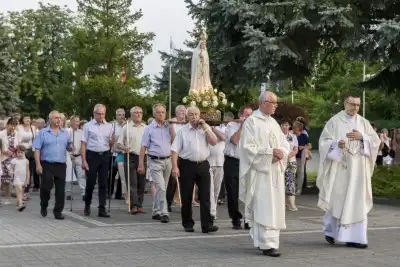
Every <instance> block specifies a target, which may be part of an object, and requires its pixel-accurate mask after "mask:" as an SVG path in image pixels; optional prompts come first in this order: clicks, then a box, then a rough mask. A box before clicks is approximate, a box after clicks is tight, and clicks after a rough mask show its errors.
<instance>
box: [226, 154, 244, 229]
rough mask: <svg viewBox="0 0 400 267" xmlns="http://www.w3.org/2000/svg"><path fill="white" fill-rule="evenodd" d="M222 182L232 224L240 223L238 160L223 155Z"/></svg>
mask: <svg viewBox="0 0 400 267" xmlns="http://www.w3.org/2000/svg"><path fill="white" fill-rule="evenodd" d="M224 182H225V188H226V195H227V197H228V213H229V217H230V218H231V219H232V224H233V225H240V223H241V221H240V220H241V219H242V214H241V213H240V211H239V160H238V159H236V158H233V157H229V156H225V162H224Z"/></svg>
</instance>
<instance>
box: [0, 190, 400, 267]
mask: <svg viewBox="0 0 400 267" xmlns="http://www.w3.org/2000/svg"><path fill="white" fill-rule="evenodd" d="M76 198H77V199H78V198H79V197H78V196H77V197H76ZM145 202H146V206H145V208H146V210H147V211H150V205H151V198H150V196H148V197H147V198H146V201H145ZM66 203H67V204H68V205H66V210H65V212H64V214H65V215H66V219H65V220H64V221H56V220H55V219H54V218H53V216H52V214H51V212H49V216H48V217H47V218H41V217H40V215H39V201H38V194H37V193H34V194H33V196H32V200H30V201H29V203H28V208H27V209H26V211H24V212H22V213H18V212H17V211H15V210H14V208H15V207H14V205H7V206H3V207H0V267H6V266H12V267H18V266H40V267H43V266H74V267H78V266H79V267H81V266H93V267H101V266H107V267H110V266H127V267H130V266H151V267H154V266H248V267H249V266H269V267H275V266H276V267H278V266H279V267H287V266H296V267H298V266H307V267H311V266H313V267H336V266H340V267H343V266H368V267H376V266H380V267H382V266H393V267H398V266H399V262H400V258H399V254H398V251H399V247H400V243H399V240H400V210H399V209H398V208H394V207H387V206H378V205H376V206H375V207H374V210H373V212H372V213H371V216H370V220H369V227H370V230H369V243H370V248H369V249H367V250H357V249H349V248H345V247H344V246H341V245H336V246H334V247H332V246H329V245H327V244H326V242H325V241H324V239H323V236H322V234H321V216H322V212H321V211H320V210H318V209H317V208H315V204H316V196H302V197H300V198H299V199H298V204H299V208H300V210H299V212H296V213H293V212H290V213H287V230H286V231H284V232H282V236H281V251H282V252H283V253H284V254H283V256H282V257H281V258H279V259H274V258H269V257H265V256H262V255H261V253H260V252H259V251H257V250H256V249H254V248H253V247H252V242H251V240H250V238H249V237H248V234H247V231H245V230H239V231H238V230H232V229H231V227H230V222H229V219H228V216H227V211H226V207H225V206H219V216H218V217H219V218H218V222H217V225H218V226H219V227H220V230H219V231H218V232H217V233H213V234H206V235H205V234H202V233H201V231H200V226H199V222H198V220H199V216H198V214H199V208H197V207H195V208H194V210H193V213H194V217H195V219H196V222H197V223H196V225H195V230H196V232H195V233H185V232H183V231H182V227H181V225H180V214H179V209H178V208H177V207H176V208H174V209H173V212H172V215H171V223H169V224H161V223H159V222H156V221H152V220H151V215H150V213H148V214H144V215H130V214H128V213H127V207H126V205H125V204H124V202H123V201H120V200H113V201H112V208H111V215H112V217H111V218H109V219H104V218H98V217H96V210H95V209H94V208H92V216H91V217H83V202H82V201H81V200H80V199H79V200H76V201H74V203H73V204H74V207H73V211H72V212H71V211H69V203H68V202H66ZM50 206H52V204H51V205H50ZM93 207H96V205H93ZM49 211H51V209H49Z"/></svg>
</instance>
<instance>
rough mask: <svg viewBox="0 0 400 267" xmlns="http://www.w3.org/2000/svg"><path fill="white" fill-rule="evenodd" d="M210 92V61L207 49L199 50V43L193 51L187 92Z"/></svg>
mask: <svg viewBox="0 0 400 267" xmlns="http://www.w3.org/2000/svg"><path fill="white" fill-rule="evenodd" d="M212 90H213V88H212V85H211V79H210V60H209V57H208V52H207V48H204V49H201V41H200V42H199V44H198V45H197V47H196V49H195V50H194V51H193V56H192V71H191V80H190V90H189V92H197V93H205V92H207V91H212Z"/></svg>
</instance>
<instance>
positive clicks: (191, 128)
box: [189, 123, 201, 131]
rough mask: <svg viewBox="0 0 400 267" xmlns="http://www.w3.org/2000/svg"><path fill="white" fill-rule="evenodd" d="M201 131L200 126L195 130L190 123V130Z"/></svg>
mask: <svg viewBox="0 0 400 267" xmlns="http://www.w3.org/2000/svg"><path fill="white" fill-rule="evenodd" d="M200 129H201V128H200V126H197V128H194V127H193V126H192V125H191V124H190V123H189V130H194V131H197V130H200Z"/></svg>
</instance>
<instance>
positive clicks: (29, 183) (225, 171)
mask: <svg viewBox="0 0 400 267" xmlns="http://www.w3.org/2000/svg"><path fill="white" fill-rule="evenodd" d="M277 105H278V99H277V96H276V95H275V94H273V93H271V92H268V91H267V92H264V93H262V94H261V95H260V97H259V108H258V109H257V110H253V109H252V107H251V106H243V107H242V108H241V109H240V111H239V114H238V119H235V118H234V116H233V114H231V113H229V112H228V113H225V114H224V121H223V123H222V124H221V125H219V126H210V125H208V124H207V123H206V122H205V121H204V120H202V119H201V118H200V110H199V109H198V108H196V107H189V108H186V107H185V106H178V107H177V108H176V110H175V115H176V116H175V118H173V119H171V120H166V107H165V106H164V105H163V104H155V105H154V106H153V118H151V119H150V120H149V121H148V122H147V123H144V122H143V110H142V108H141V107H139V106H134V107H132V108H131V109H130V118H129V119H128V120H126V119H125V111H124V110H123V109H118V110H117V111H116V118H115V120H114V121H112V122H106V121H105V115H106V107H105V106H104V105H102V104H97V105H95V107H94V109H93V119H91V120H90V121H88V122H87V121H81V120H80V118H79V116H73V117H71V118H70V119H69V120H67V118H66V117H65V115H64V114H62V113H59V112H58V111H52V112H50V114H49V116H48V121H47V122H46V121H45V120H43V119H35V120H34V121H32V120H31V118H30V117H29V116H26V115H22V116H19V115H15V116H12V117H11V118H9V119H8V120H7V121H6V124H5V129H4V130H2V131H1V132H0V140H1V166H2V168H1V185H2V190H3V193H4V201H3V204H10V203H11V200H10V199H11V189H12V188H13V189H14V193H15V195H16V199H17V209H18V210H19V211H22V210H23V209H24V208H25V205H26V204H25V203H26V202H27V201H28V200H29V190H30V189H31V188H32V190H34V191H38V190H40V205H41V210H40V213H41V215H42V216H43V217H46V216H47V208H48V202H49V199H50V192H51V190H52V188H53V186H54V188H55V204H54V208H53V215H54V217H55V219H59V220H63V219H64V216H63V214H62V211H63V209H64V204H65V199H67V200H72V198H73V195H72V194H71V192H72V191H73V184H74V183H76V184H78V185H79V188H80V192H81V196H82V201H83V202H84V205H83V207H84V214H85V216H90V215H91V203H92V195H93V190H94V188H95V186H96V184H97V188H98V200H99V206H98V214H97V215H98V216H99V217H104V218H108V217H110V214H109V213H108V212H107V209H106V202H107V199H109V201H110V200H111V198H113V197H114V198H115V199H123V200H125V201H126V203H127V204H128V205H129V210H130V212H131V213H132V214H134V215H136V214H141V213H146V211H145V209H144V208H143V198H144V193H145V188H146V183H147V182H149V183H151V189H152V195H153V207H152V210H151V211H149V212H151V214H152V218H153V219H154V220H158V221H160V222H161V223H168V222H169V213H170V211H171V205H173V204H174V203H175V204H178V205H180V207H181V219H182V226H183V228H184V231H186V232H194V224H195V222H194V220H193V218H192V205H200V218H201V222H200V224H201V231H202V232H203V233H210V232H216V231H218V227H217V226H216V225H215V223H216V222H217V207H218V203H219V202H220V201H222V199H223V198H224V193H225V192H226V198H227V206H228V212H229V217H230V218H231V223H232V228H233V229H242V228H245V229H247V230H250V236H251V237H252V239H253V240H254V246H255V247H256V248H258V249H260V250H262V252H263V254H264V255H267V256H272V257H278V256H280V255H281V254H280V252H279V251H278V249H279V233H280V230H282V229H285V228H286V223H285V210H286V209H287V210H288V211H297V207H296V204H295V196H297V195H300V194H301V192H302V188H303V187H304V186H305V184H306V182H305V180H306V173H307V172H306V162H307V160H309V159H310V158H311V153H310V149H311V144H310V140H309V137H308V132H307V130H306V127H305V126H306V125H305V121H304V119H303V118H301V117H300V118H297V119H296V120H295V121H293V122H290V121H281V122H280V123H279V124H278V123H277V121H276V120H275V119H273V118H272V117H271V115H273V114H274V112H275V109H276V107H277ZM344 106H345V108H344V111H342V112H340V113H338V114H336V115H335V116H334V117H332V118H331V120H329V121H328V122H327V124H326V126H325V128H324V130H323V132H322V134H321V138H320V143H319V150H320V164H319V174H318V180H317V186H318V188H319V189H320V195H319V201H318V206H319V207H320V208H321V209H323V210H325V211H326V213H325V216H324V231H323V233H324V236H325V239H326V241H327V242H329V243H330V244H334V243H335V241H340V242H344V243H346V245H347V246H349V247H356V248H366V247H367V244H368V242H367V233H366V232H367V214H368V212H369V211H370V209H371V207H372V194H371V176H372V173H373V169H374V166H375V164H374V163H375V161H376V159H377V156H378V151H381V150H382V147H383V146H382V143H384V142H383V141H382V140H380V139H379V137H378V135H377V133H376V132H375V131H374V130H373V128H372V126H371V125H370V123H369V122H368V121H367V120H365V119H364V118H362V117H361V116H359V115H358V114H357V113H358V111H359V107H360V98H359V97H355V96H349V97H348V98H346V99H345V103H344ZM381 139H382V138H381ZM332 181H334V182H332ZM221 188H222V189H221ZM221 193H222V196H221ZM285 195H286V198H285ZM240 201H242V202H243V203H244V204H245V209H244V214H242V212H241V211H240V209H239V202H240Z"/></svg>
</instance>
